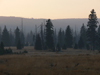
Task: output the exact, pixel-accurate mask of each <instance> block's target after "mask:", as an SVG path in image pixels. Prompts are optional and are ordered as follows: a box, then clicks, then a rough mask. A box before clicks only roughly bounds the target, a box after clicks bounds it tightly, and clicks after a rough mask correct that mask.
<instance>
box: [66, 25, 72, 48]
mask: <svg viewBox="0 0 100 75" xmlns="http://www.w3.org/2000/svg"><path fill="white" fill-rule="evenodd" d="M65 43H66V45H67V48H72V45H73V36H72V32H71V29H70V26H69V25H68V26H67V28H66V31H65Z"/></svg>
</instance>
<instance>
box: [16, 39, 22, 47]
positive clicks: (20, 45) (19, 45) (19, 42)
mask: <svg viewBox="0 0 100 75" xmlns="http://www.w3.org/2000/svg"><path fill="white" fill-rule="evenodd" d="M17 49H22V44H21V41H20V39H19V40H18V43H17Z"/></svg>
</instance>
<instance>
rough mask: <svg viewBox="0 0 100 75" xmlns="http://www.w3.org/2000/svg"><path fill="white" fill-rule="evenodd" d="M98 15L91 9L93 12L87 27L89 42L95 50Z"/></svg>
mask: <svg viewBox="0 0 100 75" xmlns="http://www.w3.org/2000/svg"><path fill="white" fill-rule="evenodd" d="M97 23H98V21H97V16H96V14H95V11H94V9H93V10H92V11H91V14H90V15H89V21H88V25H87V27H88V29H87V38H88V42H89V44H90V45H91V46H92V50H95V44H96V36H97V32H96V28H97Z"/></svg>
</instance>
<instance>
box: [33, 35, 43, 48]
mask: <svg viewBox="0 0 100 75" xmlns="http://www.w3.org/2000/svg"><path fill="white" fill-rule="evenodd" d="M34 48H35V49H36V50H42V44H41V38H40V35H39V34H37V36H36V41H35V47H34Z"/></svg>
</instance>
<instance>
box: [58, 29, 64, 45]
mask: <svg viewBox="0 0 100 75" xmlns="http://www.w3.org/2000/svg"><path fill="white" fill-rule="evenodd" d="M62 42H63V41H62V30H61V28H60V30H59V32H58V44H59V45H60V47H62V45H63V43H62Z"/></svg>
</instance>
